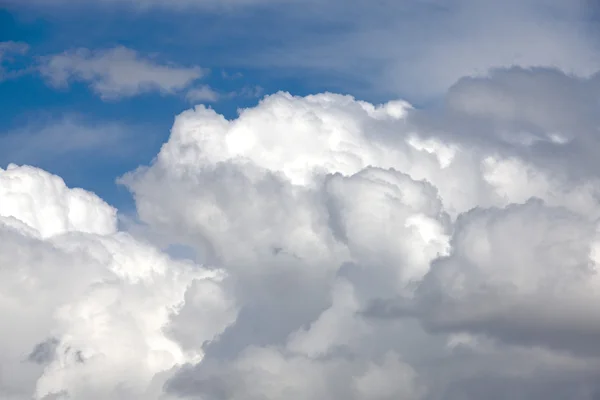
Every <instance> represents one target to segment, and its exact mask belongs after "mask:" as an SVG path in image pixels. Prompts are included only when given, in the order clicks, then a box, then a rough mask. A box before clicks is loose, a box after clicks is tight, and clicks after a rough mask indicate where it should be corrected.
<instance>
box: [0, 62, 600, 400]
mask: <svg viewBox="0 0 600 400" xmlns="http://www.w3.org/2000/svg"><path fill="white" fill-rule="evenodd" d="M595 79H596V78H595V77H591V78H589V79H588V80H587V81H586V82H585V83H587V84H586V85H583V84H582V81H581V78H574V77H569V76H567V75H564V74H562V73H561V72H558V71H549V70H542V69H537V70H527V71H525V70H520V69H510V70H499V71H496V72H495V73H493V74H492V75H490V76H489V77H486V78H478V79H471V80H463V81H459V82H458V83H457V84H456V85H455V86H454V87H453V88H452V89H451V90H450V91H449V92H448V94H447V97H446V102H445V105H444V108H443V109H442V110H429V111H421V110H415V109H413V108H412V107H411V106H410V105H408V104H406V103H404V102H400V101H393V102H389V103H386V104H383V105H378V106H375V105H373V104H369V103H366V102H362V101H358V100H356V99H354V98H352V97H350V96H342V95H337V94H332V93H323V94H318V95H312V96H306V97H295V96H291V95H289V94H287V93H276V94H273V95H270V96H267V97H266V98H264V99H263V100H262V101H261V102H260V103H259V104H258V105H257V106H256V107H253V108H249V109H245V110H242V111H241V112H240V115H239V117H238V118H237V119H234V120H227V119H225V118H224V117H223V116H221V115H219V114H217V113H216V112H215V111H213V110H211V109H208V108H205V107H203V106H198V107H196V108H195V109H192V110H188V111H186V112H184V113H182V114H181V115H179V116H178V117H177V118H176V120H175V123H174V126H173V129H172V132H171V136H170V138H169V140H168V142H167V143H165V144H164V145H163V147H162V149H161V151H160V153H159V154H158V155H157V157H156V159H155V160H154V162H153V163H152V164H151V165H150V166H147V167H140V168H139V169H138V170H136V171H133V172H131V173H129V174H127V175H126V176H124V177H123V178H121V182H122V183H123V184H125V185H126V186H127V187H128V188H129V189H130V190H131V192H132V193H133V195H134V197H135V201H136V206H137V213H138V216H139V219H140V224H141V226H140V227H138V228H139V229H140V231H145V232H146V233H147V237H156V236H157V235H160V237H161V238H162V239H161V241H162V243H161V246H165V247H166V248H169V246H184V247H185V248H186V249H189V252H188V253H193V257H192V258H194V259H195V260H196V262H198V263H200V264H196V263H194V262H192V261H184V260H181V259H175V258H174V257H171V256H169V255H168V254H166V253H165V252H163V251H161V250H160V249H158V248H157V247H156V246H154V245H152V244H150V243H148V242H146V241H144V240H142V239H139V238H136V237H134V234H133V233H127V232H122V231H119V230H118V229H117V225H116V217H115V210H114V209H112V208H111V207H109V206H108V205H106V204H105V203H104V202H103V201H102V200H100V199H98V198H97V197H95V196H94V195H92V194H90V193H87V192H84V191H82V190H78V189H68V188H66V186H65V185H64V183H63V182H62V180H61V179H60V178H58V177H55V176H52V175H50V174H47V173H45V172H43V171H40V170H37V169H35V168H31V167H17V166H10V167H9V168H8V169H7V170H6V171H2V172H1V174H0V215H1V216H2V219H1V225H0V226H2V230H1V232H2V235H3V237H5V239H4V240H2V241H1V242H0V243H1V244H0V246H2V247H3V251H2V252H0V254H1V257H2V263H1V264H0V265H2V266H4V267H3V269H2V270H1V271H0V273H2V274H3V275H5V277H3V279H2V282H7V283H8V284H7V285H6V291H5V292H4V293H5V294H3V299H4V303H3V304H4V305H3V306H2V307H3V308H2V309H0V312H2V313H5V314H3V316H4V315H5V316H6V318H9V319H11V320H13V319H14V320H15V321H18V322H17V323H16V324H15V325H14V328H13V329H14V330H15V332H14V334H12V335H10V336H8V337H7V339H6V340H5V341H2V342H1V343H0V345H1V346H3V351H2V352H0V354H2V355H3V356H0V363H2V366H3V367H4V366H9V365H18V368H16V369H14V370H12V371H14V372H11V373H12V374H13V375H11V376H10V378H5V377H4V376H3V377H2V379H3V380H2V381H0V388H2V390H4V391H5V393H3V395H4V396H5V397H7V398H11V397H10V396H12V398H15V399H20V398H27V396H30V395H31V393H34V395H35V396H37V398H44V396H54V397H46V398H65V399H66V398H73V399H88V398H90V399H96V398H97V399H119V398H123V399H125V398H144V399H168V400H173V399H185V398H189V399H207V400H220V399H237V400H251V399H280V398H291V399H297V400H304V399H313V398H321V399H339V398H348V399H356V400H366V399H381V400H384V399H390V400H391V399H402V400H438V399H439V400H441V399H450V400H459V399H467V400H471V399H473V400H475V399H480V398H492V399H514V398H532V399H537V398H540V399H541V398H543V399H562V398H573V399H581V400H594V399H596V398H597V396H598V395H599V394H600V387H599V385H598V384H597V382H598V381H599V380H598V378H599V376H598V371H599V370H600V369H599V368H598V367H599V366H600V365H599V364H600V363H599V361H600V360H599V355H598V352H597V350H595V346H594V344H595V341H594V339H595V338H596V337H597V336H598V333H599V329H600V328H599V327H600V316H599V315H598V313H597V312H596V311H595V308H594V306H593V305H594V304H595V303H596V300H597V286H598V279H597V276H596V274H597V271H596V269H597V263H598V262H599V261H598V260H599V259H600V250H599V249H600V241H599V238H598V232H599V231H598V217H600V215H599V210H600V207H599V202H598V199H599V196H598V193H597V190H596V187H598V186H597V179H598V178H597V176H596V172H595V169H594V168H593V167H594V166H595V163H596V161H595V158H593V157H592V155H593V154H592V152H591V151H590V147H591V146H592V145H593V144H594V143H595V140H594V135H593V134H592V133H590V130H589V129H587V128H588V127H593V126H597V122H599V121H596V120H595V119H596V118H598V117H596V116H595V115H594V114H593V113H590V112H588V110H589V106H588V105H587V103H586V102H587V99H589V98H590V96H593V95H594V93H595V92H594V90H595V89H594V87H595V86H594V85H593V82H595ZM524 85H525V87H526V88H528V90H524V89H523V87H524ZM536 88H538V89H540V90H539V91H536V90H535V89H536ZM556 88H560V89H556ZM542 89H543V90H542ZM560 96H563V97H562V98H560ZM477 99H479V100H477ZM513 104H524V105H526V107H525V106H519V107H513V106H512V105H513ZM561 104H568V105H569V106H570V109H565V108H564V107H561ZM586 107H588V108H586ZM578 116H579V117H583V116H585V118H579V117H578ZM32 388H33V389H32ZM61 396H62V397H61Z"/></svg>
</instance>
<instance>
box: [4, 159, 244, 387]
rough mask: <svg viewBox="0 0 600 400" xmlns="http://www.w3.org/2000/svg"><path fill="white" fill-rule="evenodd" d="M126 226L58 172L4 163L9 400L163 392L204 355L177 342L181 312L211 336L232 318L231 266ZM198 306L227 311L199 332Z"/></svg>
mask: <svg viewBox="0 0 600 400" xmlns="http://www.w3.org/2000/svg"><path fill="white" fill-rule="evenodd" d="M116 225H117V221H116V210H115V209H114V208H112V207H110V206H109V205H107V204H106V203H104V202H103V201H102V200H101V199H99V198H98V197H96V196H95V195H93V194H91V193H88V192H85V191H83V190H81V189H69V188H67V187H66V186H65V184H64V182H63V181H62V180H61V179H60V178H58V177H56V176H53V175H50V174H48V173H46V172H44V171H41V170H38V169H36V168H32V167H18V166H15V165H10V166H9V167H8V168H7V169H6V170H0V235H1V236H2V240H1V241H0V242H1V245H0V246H1V247H2V249H1V251H0V254H1V255H0V260H1V261H0V265H1V266H2V268H1V269H0V275H1V276H2V279H1V280H2V285H3V286H2V287H3V289H2V296H1V298H2V302H1V304H2V305H1V307H0V315H1V317H2V319H3V320H4V321H10V325H7V326H6V327H5V328H6V329H5V330H4V334H3V339H2V341H0V346H1V348H2V350H1V351H0V354H1V356H0V367H1V369H2V371H3V373H2V377H1V378H0V393H1V395H2V397H3V398H6V399H25V398H32V396H33V397H34V398H37V399H42V398H44V399H48V398H56V399H63V398H65V399H67V398H69V399H72V398H77V399H83V398H88V399H109V398H110V399H129V398H149V399H151V398H158V397H159V396H160V393H161V388H160V382H161V380H162V381H164V379H166V378H165V376H164V375H161V374H168V371H169V370H170V369H171V368H173V367H174V366H176V365H178V364H182V363H185V362H190V361H194V360H199V359H201V358H202V355H203V353H202V349H201V347H195V348H193V349H187V348H184V346H183V345H181V344H180V343H179V342H178V341H177V340H176V339H175V337H177V335H176V332H178V330H179V328H178V327H179V326H180V325H181V324H182V322H183V321H182V320H181V319H182V318H184V320H185V329H187V330H188V331H190V334H193V335H194V336H196V339H197V340H200V341H202V340H211V339H212V338H213V337H214V336H215V335H217V334H218V333H219V332H220V331H221V330H223V329H224V327H225V326H227V324H228V323H229V322H230V321H231V320H233V318H234V315H235V306H234V304H233V303H232V302H231V299H229V298H227V297H225V296H224V292H223V288H222V284H221V282H222V280H223V278H224V275H223V273H222V272H219V271H218V270H208V269H205V268H202V267H200V266H198V265H194V264H192V263H190V262H185V261H174V260H172V259H170V258H169V257H168V256H167V255H165V254H164V253H161V252H160V251H159V250H158V249H156V248H153V247H152V246H150V245H148V244H146V243H143V242H140V241H137V240H135V239H134V238H132V237H131V236H130V235H128V234H127V233H124V232H119V231H117V229H116ZM195 310H197V311H195ZM196 312H197V313H199V314H198V315H210V314H211V313H216V314H218V318H214V319H211V318H208V319H207V320H206V321H204V322H203V323H202V326H201V327H197V329H195V328H192V327H190V326H189V320H187V318H186V317H185V316H194V315H196ZM209 320H210V322H209ZM167 327H169V330H167V329H166V328H167ZM153 385H158V387H157V389H156V391H155V388H154V386H153Z"/></svg>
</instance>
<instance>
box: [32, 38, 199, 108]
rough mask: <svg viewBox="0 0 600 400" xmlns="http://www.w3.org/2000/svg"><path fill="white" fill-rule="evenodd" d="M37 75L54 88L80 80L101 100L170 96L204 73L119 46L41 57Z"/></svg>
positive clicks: (197, 69)
mask: <svg viewBox="0 0 600 400" xmlns="http://www.w3.org/2000/svg"><path fill="white" fill-rule="evenodd" d="M41 60H42V62H41V65H40V73H41V74H42V76H43V77H44V78H45V79H46V80H47V81H48V82H49V84H51V85H52V86H56V87H66V86H68V85H69V84H70V83H71V82H72V81H82V82H85V83H87V84H89V86H90V88H91V89H92V90H93V91H94V92H96V93H97V94H98V95H99V96H100V97H101V98H103V99H105V100H116V99H119V98H122V97H130V96H135V95H138V94H141V93H146V92H152V91H157V92H160V93H162V94H174V93H177V92H180V91H182V90H184V89H186V88H188V87H189V86H191V85H192V83H193V82H194V81H196V80H197V79H199V78H201V77H202V76H203V75H204V74H205V71H204V70H203V69H202V68H199V67H182V66H178V65H172V64H161V63H159V62H158V61H157V60H153V59H152V58H144V57H142V56H140V55H139V54H138V53H137V52H136V51H134V50H131V49H128V48H126V47H123V46H119V47H115V48H112V49H106V50H95V51H91V50H88V49H78V50H74V51H67V52H64V53H62V54H56V55H51V56H46V57H43V58H42V59H41Z"/></svg>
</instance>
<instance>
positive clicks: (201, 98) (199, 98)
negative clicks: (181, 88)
mask: <svg viewBox="0 0 600 400" xmlns="http://www.w3.org/2000/svg"><path fill="white" fill-rule="evenodd" d="M219 97H220V96H219V93H217V92H215V91H214V90H213V89H211V88H210V86H208V85H202V86H199V87H196V88H193V89H190V90H188V92H187V93H186V95H185V98H186V99H187V101H189V102H190V103H213V102H215V101H217V100H219Z"/></svg>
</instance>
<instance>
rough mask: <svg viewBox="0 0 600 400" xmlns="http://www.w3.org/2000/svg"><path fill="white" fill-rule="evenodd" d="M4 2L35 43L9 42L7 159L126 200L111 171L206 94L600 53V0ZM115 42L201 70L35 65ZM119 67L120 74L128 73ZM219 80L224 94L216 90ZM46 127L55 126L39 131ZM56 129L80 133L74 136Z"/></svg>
mask: <svg viewBox="0 0 600 400" xmlns="http://www.w3.org/2000/svg"><path fill="white" fill-rule="evenodd" d="M3 3H4V4H5V6H4V7H3V8H4V9H3V11H0V26H1V29H2V31H1V32H0V34H1V37H0V41H1V42H13V43H17V44H18V45H19V46H26V48H27V50H26V51H25V50H22V49H21V50H19V49H15V48H12V49H10V50H5V51H4V53H5V54H6V55H9V56H10V58H8V57H7V56H6V55H5V56H4V57H3V58H4V59H3V64H4V69H5V71H9V72H10V71H12V72H16V74H8V75H6V76H4V78H3V79H2V81H1V82H0V90H1V91H0V96H1V99H2V108H1V109H0V135H2V138H3V140H4V142H3V147H4V148H3V149H2V150H1V151H0V163H2V165H3V166H6V164H8V163H9V162H15V163H18V164H22V163H27V164H34V165H38V166H40V167H42V168H45V169H47V170H49V171H51V172H54V173H57V174H59V175H61V176H62V177H64V179H65V180H66V181H67V183H68V184H69V185H74V186H81V187H84V188H86V189H90V190H93V191H95V192H97V193H99V194H100V195H101V196H102V197H103V198H105V199H106V200H107V201H109V202H110V203H112V204H115V205H117V206H119V208H128V207H130V206H131V202H130V198H129V195H128V194H127V192H126V191H125V190H123V189H121V188H119V187H118V186H116V185H115V184H114V180H115V178H116V177H118V176H120V175H122V174H123V173H125V172H127V171H129V170H131V169H134V168H135V167H137V166H138V165H141V164H148V163H149V162H150V161H151V159H152V157H153V155H155V154H156V153H157V151H158V149H159V147H160V145H161V143H163V142H164V141H165V140H166V139H167V137H168V134H169V129H170V127H171V125H172V122H173V119H174V116H175V115H177V114H178V113H180V112H182V111H183V110H185V109H187V108H190V107H191V106H193V104H194V103H206V104H210V106H211V107H213V108H215V109H216V110H217V111H218V112H220V113H223V114H224V115H225V116H226V117H228V118H233V117H235V115H236V110H237V109H238V108H240V107H248V106H252V105H254V104H256V103H257V102H258V100H259V99H260V98H261V97H262V96H264V95H265V94H269V93H274V92H276V91H279V90H283V91H289V92H291V93H292V94H295V95H305V94H309V93H318V92H323V91H333V92H339V93H348V94H352V95H354V96H356V97H357V98H360V99H363V100H367V101H371V102H381V101H387V100H390V99H394V98H402V99H406V100H408V101H410V102H412V103H413V104H415V105H417V106H423V107H427V106H428V105H431V104H435V103H436V102H437V101H439V100H440V99H443V97H444V93H445V90H446V89H447V88H448V87H450V86H451V85H452V84H453V83H454V82H456V80H458V79H459V78H461V77H462V76H468V75H472V74H482V73H486V71H488V70H489V69H490V68H493V67H498V66H500V67H502V66H511V65H522V66H526V67H527V66H536V65H545V66H554V67H557V68H559V69H562V70H564V71H565V72H569V73H575V74H578V75H582V76H587V75H590V74H591V73H593V72H594V71H595V70H596V69H597V65H598V61H599V60H600V56H599V54H600V53H599V52H598V51H597V40H596V35H595V32H594V30H595V26H594V24H593V21H594V16H595V10H596V9H595V6H594V5H593V3H592V2H587V1H573V2H569V4H567V2H564V1H563V2H561V1H554V0H529V1H526V2H517V1H508V2H505V3H503V4H504V5H503V6H498V5H497V4H496V3H495V2H492V1H482V2H474V1H466V0H452V1H435V0H427V1H426V0H412V1H402V2H394V1H382V2H378V3H372V2H366V1H358V0H357V1H353V2H347V3H344V2H340V1H335V0H334V1H327V2H312V1H309V2H298V1H289V2H283V1H266V0H265V1H244V2H239V1H225V2H212V1H200V0H198V1H194V0H189V1H178V2H171V3H164V4H161V2H153V1H148V0H131V1H120V0H105V1H82V2H70V1H63V0H51V1H36V0H25V1H13V0H5V1H4V2H3ZM165 4H170V5H165ZM474 32H476V33H477V34H473V33H474ZM516 37H522V38H527V40H521V41H518V40H517V41H516V40H515V38H516ZM117 48H120V49H122V50H124V51H128V52H130V53H128V54H129V55H130V56H131V57H133V59H134V60H135V61H136V62H137V61H139V62H145V63H147V65H158V66H167V68H169V71H167V72H166V73H171V72H173V73H177V71H180V72H181V73H186V72H182V71H188V72H189V71H191V70H192V69H193V68H199V69H201V70H202V72H201V73H200V74H201V75H202V76H200V77H198V78H197V79H195V78H190V79H189V81H185V82H184V83H181V82H180V83H181V84H180V86H179V87H178V88H176V89H173V87H171V88H167V89H165V88H162V89H161V88H160V87H159V86H160V85H167V86H168V85H169V84H170V83H169V82H168V80H169V78H168V77H167V76H166V75H161V78H156V79H162V80H163V81H162V82H159V83H158V84H157V85H158V86H156V85H155V86H154V87H153V88H150V89H148V88H146V89H141V90H137V89H135V90H134V92H135V93H125V92H122V91H120V90H121V89H115V87H112V88H109V89H106V88H105V90H109V91H110V90H113V92H114V90H117V92H116V94H115V93H112V94H108V95H107V94H106V93H105V94H104V95H103V94H102V93H101V91H102V90H103V89H97V88H96V89H94V85H95V84H98V80H99V79H102V78H99V75H97V73H98V70H94V68H104V67H98V65H99V64H98V65H96V64H94V65H96V66H92V64H89V63H88V65H87V67H83V68H88V70H87V73H88V75H89V74H90V71H91V70H94V71H96V72H92V75H93V76H91V75H90V76H87V77H82V75H81V74H85V73H86V72H81V70H80V71H79V74H80V75H77V74H78V72H74V71H75V70H73V69H70V70H69V68H77V67H74V65H75V64H69V65H70V67H65V65H62V66H59V67H58V68H54V69H53V70H52V71H50V72H46V74H45V75H44V72H43V70H42V68H41V67H40V66H42V65H48V63H49V62H50V61H49V60H50V59H52V57H57V56H59V55H61V54H62V55H64V54H67V55H68V57H69V58H68V60H69V61H68V62H70V63H73V62H77V61H73V60H74V58H73V57H75V59H76V58H77V57H78V56H76V52H77V51H87V53H86V54H87V55H84V56H82V57H83V58H87V59H88V60H89V59H91V60H95V61H94V62H98V63H102V61H101V59H102V58H103V57H108V55H109V54H111V53H110V51H111V50H113V49H117ZM82 49H84V50H82ZM65 52H66V53H65ZM79 57H80V58H79V61H80V62H81V56H79ZM117 58H118V56H117ZM125 58H127V57H125ZM65 60H66V59H63V62H64V61H65ZM109 62H112V63H113V64H112V65H117V64H118V63H119V62H123V63H126V62H127V61H126V60H123V59H121V58H119V59H117V60H116V61H115V60H114V59H113V60H112V61H109ZM124 68H125V67H124ZM115 71H116V72H114V73H115V74H127V73H128V72H127V71H125V69H121V70H118V69H117V70H115ZM60 73H62V74H65V73H66V74H67V76H63V78H64V79H63V80H64V81H63V82H62V83H61V84H56V82H54V83H52V79H54V78H56V74H60ZM94 73H96V75H94ZM53 74H54V75H53ZM52 76H54V78H52ZM114 76H116V75H114ZM114 76H113V78H114ZM123 79H124V80H122V81H118V82H116V83H115V82H113V84H115V85H122V84H124V83H125V82H126V80H127V79H130V77H125V78H123ZM151 79H155V78H151ZM180 79H184V80H185V79H187V78H180ZM178 84H179V83H178ZM194 89H196V90H199V89H201V90H200V91H198V92H195V93H197V94H198V93H200V98H196V99H195V100H190V99H189V97H190V96H191V95H189V94H188V93H190V91H192V90H194ZM99 90H100V91H99ZM125 90H126V91H127V90H130V91H131V88H130V89H125ZM215 93H218V99H215V98H211V99H208V98H207V97H206V96H209V97H211V96H213V97H214V96H216V95H215ZM186 96H188V98H186ZM57 132H61V133H60V134H59V133H57ZM81 132H84V133H81ZM106 132H108V133H106ZM28 135H29V136H28ZM31 135H37V136H31ZM40 135H46V137H47V138H48V140H47V143H46V144H45V145H43V146H40V144H39V143H45V142H44V140H39V138H40V137H41V136H40ZM48 135H49V136H48ZM52 135H62V136H61V137H62V139H57V138H56V136H52ZM68 135H74V136H77V137H78V138H79V142H78V140H76V139H74V138H71V137H70V136H68ZM103 135H107V137H108V138H109V139H107V140H105V141H104V147H102V146H100V147H97V146H95V145H94V146H92V144H90V143H87V142H86V143H84V141H85V140H90V139H92V138H94V139H93V140H96V141H98V136H103ZM67 136H68V137H67ZM34 137H35V138H36V139H34ZM7 138H8V139H7ZM82 138H84V139H82ZM85 138H87V139H85ZM111 138H112V139H111ZM60 140H63V141H64V140H68V141H69V142H70V143H73V142H75V143H79V144H78V145H76V146H74V147H73V148H71V149H69V148H68V146H66V147H65V146H63V145H60V143H59V142H60ZM111 140H112V141H113V142H111ZM36 142H37V143H38V144H37V145H36V144H35V143H36ZM100 142H101V141H100ZM100 142H98V143H100ZM94 143H95V142H94ZM82 146H83V147H82Z"/></svg>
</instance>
